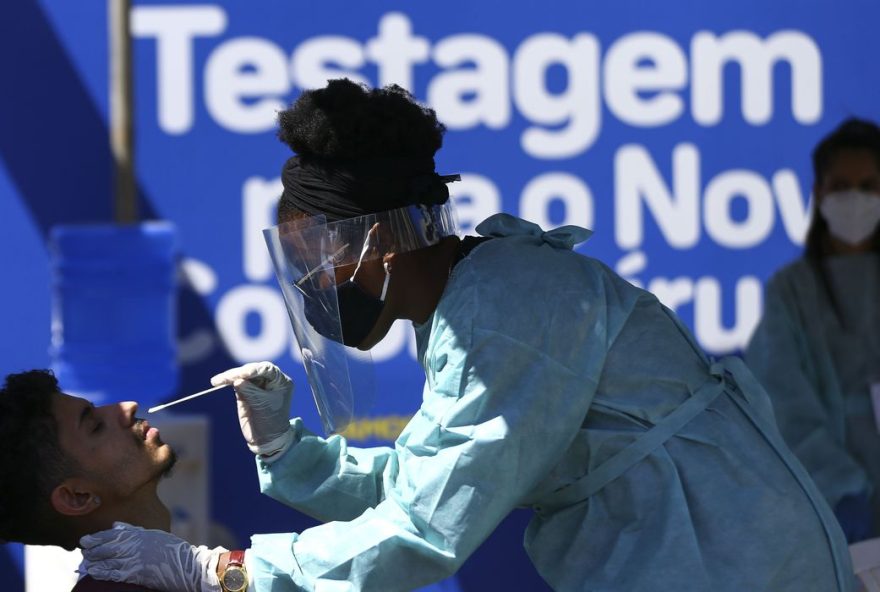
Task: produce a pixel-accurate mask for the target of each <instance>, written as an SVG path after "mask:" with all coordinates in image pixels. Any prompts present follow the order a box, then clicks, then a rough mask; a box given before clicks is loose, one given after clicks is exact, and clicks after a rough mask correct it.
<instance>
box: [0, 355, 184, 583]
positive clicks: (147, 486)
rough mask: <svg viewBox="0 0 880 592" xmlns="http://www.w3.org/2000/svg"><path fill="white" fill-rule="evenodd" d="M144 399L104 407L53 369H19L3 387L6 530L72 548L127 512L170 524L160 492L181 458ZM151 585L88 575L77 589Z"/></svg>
mask: <svg viewBox="0 0 880 592" xmlns="http://www.w3.org/2000/svg"><path fill="white" fill-rule="evenodd" d="M136 412H137V403H133V402H124V403H115V404H112V405H103V406H100V407H95V406H94V405H92V404H91V403H90V402H89V401H86V400H85V399H81V398H78V397H72V396H70V395H67V394H64V393H63V392H61V390H60V389H59V386H58V381H57V380H56V379H55V376H53V375H52V373H51V372H49V371H46V370H32V371H29V372H22V373H18V374H10V375H8V376H7V377H6V382H5V384H4V386H3V388H2V389H0V442H3V446H2V447H0V483H2V484H3V486H2V487H0V537H2V539H4V540H6V541H15V542H22V543H27V544H30V545H55V546H59V547H64V548H65V549H67V550H72V549H74V548H76V547H77V546H78V541H79V539H80V537H82V536H84V535H86V534H89V533H93V532H97V531H100V530H104V529H107V528H111V527H112V526H113V523H114V522H116V521H125V522H128V523H131V524H137V525H140V526H144V527H146V528H157V529H161V530H166V531H167V530H170V526H171V514H170V513H169V511H168V508H166V507H165V505H164V504H163V503H162V501H161V500H160V499H159V497H158V495H157V494H156V488H157V486H158V483H159V480H160V479H161V478H162V477H164V476H165V475H167V474H168V473H169V471H170V470H171V468H172V467H173V466H174V462H175V455H174V451H173V450H172V449H171V448H170V447H169V446H168V445H167V444H165V443H163V442H162V439H161V437H160V434H159V432H158V430H157V429H156V428H154V427H152V426H150V424H149V423H147V422H146V421H144V420H142V419H139V418H137V417H136V416H135V413H136ZM102 590H103V591H108V592H119V591H128V590H131V591H138V590H140V591H147V592H149V589H148V588H144V587H141V586H137V585H130V584H119V583H111V582H102V581H99V580H95V579H93V578H92V577H90V576H85V577H83V578H81V579H80V581H79V582H78V583H77V585H76V587H75V588H74V591H75V592H90V591H94V592H98V591H102Z"/></svg>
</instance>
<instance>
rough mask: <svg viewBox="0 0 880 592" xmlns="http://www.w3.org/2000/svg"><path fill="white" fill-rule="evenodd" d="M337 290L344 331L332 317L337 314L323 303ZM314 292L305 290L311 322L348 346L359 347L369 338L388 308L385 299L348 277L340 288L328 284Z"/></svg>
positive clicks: (307, 311)
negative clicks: (384, 310)
mask: <svg viewBox="0 0 880 592" xmlns="http://www.w3.org/2000/svg"><path fill="white" fill-rule="evenodd" d="M333 291H335V292H336V301H337V303H338V305H339V321H340V326H341V328H342V335H339V328H340V327H338V326H337V325H336V323H335V322H332V321H331V319H332V317H333V315H330V314H328V313H327V312H326V311H325V310H324V306H323V303H324V302H327V300H326V299H327V298H332V296H333V294H332V293H333ZM314 292H315V294H314V295H309V294H306V293H305V292H303V295H304V296H305V298H304V299H303V302H304V304H305V315H306V319H307V320H308V321H309V324H310V325H311V326H312V327H314V329H315V331H317V332H318V333H319V334H321V335H323V336H324V337H326V338H327V339H332V340H333V341H336V342H339V343H343V344H344V345H347V346H348V347H356V346H357V345H359V344H360V343H362V342H363V341H364V339H366V338H367V335H369V334H370V331H372V330H373V327H375V326H376V322H377V321H378V320H379V315H381V314H382V309H383V308H385V302H384V301H383V300H381V299H379V298H374V297H373V296H370V295H369V294H367V293H366V292H364V291H363V290H362V289H361V287H360V286H358V285H357V284H356V283H354V281H353V280H347V281H346V282H344V283H342V284H339V285H338V286H336V288H324V289H322V290H315V291H314Z"/></svg>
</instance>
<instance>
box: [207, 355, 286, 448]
mask: <svg viewBox="0 0 880 592" xmlns="http://www.w3.org/2000/svg"><path fill="white" fill-rule="evenodd" d="M211 384H213V385H214V386H218V385H221V384H231V385H232V386H233V387H234V388H235V397H236V399H237V401H238V421H239V424H240V425H241V433H242V434H243V435H244V438H245V440H247V443H248V448H250V449H251V452H253V453H254V454H260V455H264V456H271V455H274V454H276V453H280V452H283V451H284V450H286V449H287V448H288V446H290V443H291V442H292V441H293V431H292V430H291V428H290V421H289V417H290V399H291V397H292V396H293V381H291V380H290V378H289V377H288V376H287V375H286V374H285V373H284V372H282V371H281V370H280V369H279V368H278V366H276V365H275V364H273V363H271V362H251V363H250V364H245V365H244V366H239V367H238V368H232V369H231V370H227V371H226V372H223V373H221V374H218V375H216V376H214V377H213V378H211Z"/></svg>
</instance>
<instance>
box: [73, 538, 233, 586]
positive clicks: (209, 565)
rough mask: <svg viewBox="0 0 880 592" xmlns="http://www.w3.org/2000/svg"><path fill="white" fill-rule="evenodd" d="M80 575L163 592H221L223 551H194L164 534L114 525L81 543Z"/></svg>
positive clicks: (218, 548) (219, 549) (80, 541)
mask: <svg viewBox="0 0 880 592" xmlns="http://www.w3.org/2000/svg"><path fill="white" fill-rule="evenodd" d="M79 544H80V547H81V548H82V554H83V562H82V564H80V572H87V573H88V574H89V575H90V576H92V577H93V578H96V579H98V580H110V581H111V582H129V583H131V584H137V585H140V586H144V587H146V588H152V589H154V590H163V591H164V592H220V590H221V589H220V580H219V579H218V578H217V563H218V562H219V560H220V555H222V554H223V553H225V552H226V549H224V548H223V547H216V548H214V549H209V548H207V547H204V546H203V547H196V546H193V545H191V544H189V543H188V542H186V541H184V540H183V539H180V538H177V537H176V536H174V535H173V534H170V533H168V532H165V531H164V530H146V529H143V528H141V527H139V526H132V525H130V524H126V523H124V522H114V523H113V528H112V529H110V530H102V531H101V532H96V533H95V534H88V535H86V536H84V537H82V538H81V539H80V540H79Z"/></svg>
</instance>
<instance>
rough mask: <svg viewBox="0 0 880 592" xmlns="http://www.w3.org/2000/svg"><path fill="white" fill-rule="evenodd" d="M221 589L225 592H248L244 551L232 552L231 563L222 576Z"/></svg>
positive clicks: (227, 564) (230, 553)
mask: <svg viewBox="0 0 880 592" xmlns="http://www.w3.org/2000/svg"><path fill="white" fill-rule="evenodd" d="M220 587H221V588H223V592H246V591H247V589H248V575H247V570H246V569H245V568H244V551H230V552H229V561H227V563H226V567H225V568H224V569H223V573H222V574H220Z"/></svg>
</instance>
